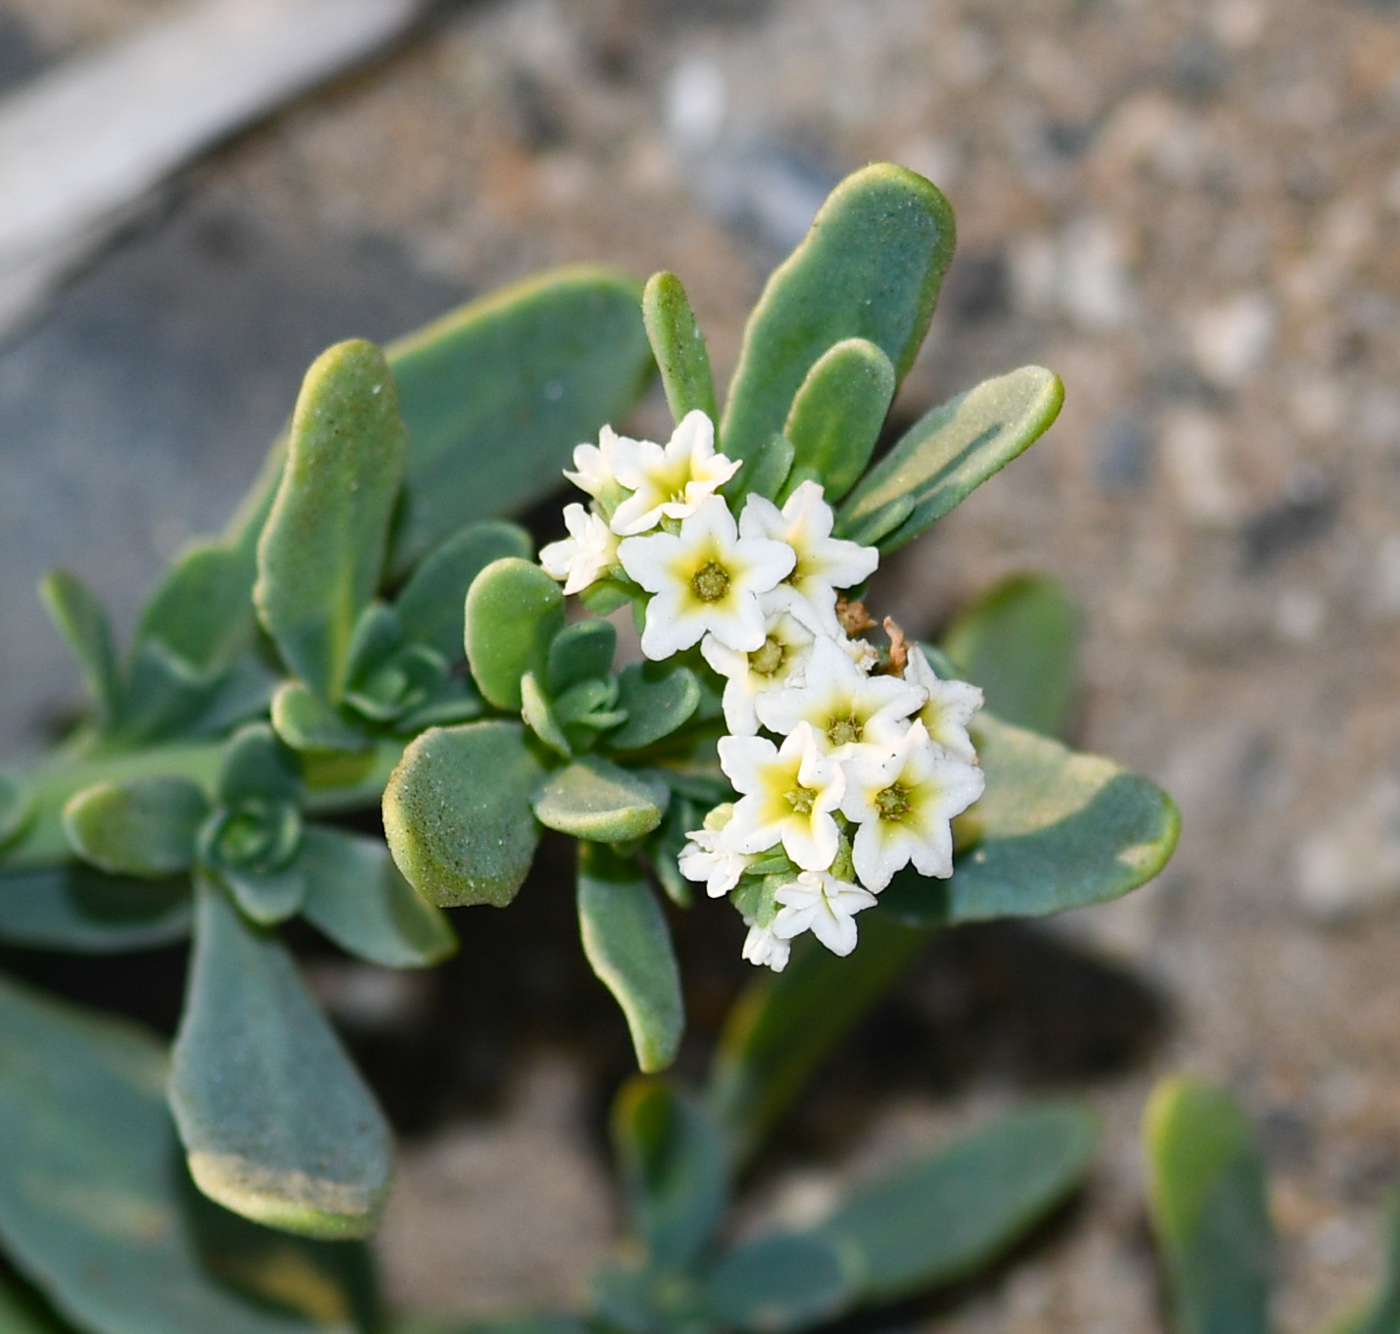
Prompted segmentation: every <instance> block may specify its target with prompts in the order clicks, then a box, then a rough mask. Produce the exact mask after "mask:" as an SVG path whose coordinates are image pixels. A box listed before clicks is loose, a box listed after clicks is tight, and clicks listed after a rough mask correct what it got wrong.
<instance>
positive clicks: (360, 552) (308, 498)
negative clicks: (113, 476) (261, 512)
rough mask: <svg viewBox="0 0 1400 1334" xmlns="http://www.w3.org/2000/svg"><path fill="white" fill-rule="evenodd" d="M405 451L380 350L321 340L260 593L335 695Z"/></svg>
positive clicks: (265, 542) (302, 665)
mask: <svg viewBox="0 0 1400 1334" xmlns="http://www.w3.org/2000/svg"><path fill="white" fill-rule="evenodd" d="M407 459H408V439H407V434H406V432H405V430H404V424H403V422H402V421H400V420H399V413H398V390H397V388H396V386H395V384H394V379H393V376H392V375H390V373H389V367H388V366H387V364H386V363H385V361H384V354H383V353H382V352H380V351H379V349H378V348H377V347H375V346H374V345H373V344H372V343H365V342H359V341H352V342H348V343H340V344H337V345H336V346H335V347H332V348H330V349H329V350H327V351H325V352H323V353H322V354H321V355H320V356H319V357H317V359H316V360H315V361H314V362H313V363H312V366H311V369H310V370H309V371H307V373H306V379H305V381H304V382H303V384H302V390H301V395H300V397H299V398H298V399H297V407H296V413H295V415H294V416H293V418H292V428H291V437H290V443H289V445H288V452H287V464H286V467H285V469H284V470H283V473H282V480H281V483H280V484H279V486H278V489H277V498H276V500H275V501H274V502H273V505H272V512H271V513H270V514H269V515H268V519H267V525H266V526H265V527H264V529H263V533H262V537H261V539H260V540H259V542H258V582H257V585H256V587H255V588H254V590H253V595H254V599H255V601H256V603H257V607H258V614H259V616H260V617H261V618H262V623H263V625H264V626H265V627H266V629H267V631H268V633H269V634H270V635H271V636H272V638H273V639H274V640H275V641H276V643H277V647H278V649H279V650H280V651H281V653H282V657H283V659H284V660H285V661H286V663H287V665H288V666H289V667H290V668H291V669H292V671H293V672H295V673H296V675H297V676H299V677H300V678H301V679H302V681H304V682H305V683H306V685H307V686H308V687H310V689H311V690H313V691H314V692H315V693H316V694H318V695H320V696H321V697H322V698H324V699H327V700H329V701H330V702H331V703H336V702H338V701H339V699H340V697H341V695H342V693H343V692H344V689H345V681H346V671H347V667H348V659H349V652H350V639H351V635H352V634H353V632H354V629H355V623H356V621H357V620H358V619H359V616H360V613H361V612H362V611H363V610H364V609H365V607H367V606H368V605H369V603H370V601H371V599H372V598H373V597H374V593H375V590H376V588H377V587H378V585H379V577H380V572H381V571H382V569H383V566H384V552H385V547H386V543H387V540H388V531H389V519H390V516H391V514H392V511H393V508H394V500H395V497H396V496H397V495H398V491H399V485H400V483H401V482H402V480H403V475H404V468H405V466H406V464H407Z"/></svg>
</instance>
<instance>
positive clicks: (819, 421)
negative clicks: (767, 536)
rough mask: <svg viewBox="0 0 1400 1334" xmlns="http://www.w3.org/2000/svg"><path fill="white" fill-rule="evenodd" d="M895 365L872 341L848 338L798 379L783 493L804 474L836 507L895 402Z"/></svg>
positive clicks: (857, 476)
mask: <svg viewBox="0 0 1400 1334" xmlns="http://www.w3.org/2000/svg"><path fill="white" fill-rule="evenodd" d="M894 389H895V382H894V367H893V366H892V365H890V359H889V358H888V357H887V356H886V355H885V354H884V353H883V352H882V351H881V350H880V349H879V348H878V347H876V346H875V344H874V343H871V342H868V341H867V340H866V339H864V338H846V339H843V340H842V341H841V342H839V343H837V344H836V345H835V346H834V347H831V348H829V349H827V351H826V352H824V353H823V354H822V355H821V357H820V358H819V359H818V360H817V362H816V364H815V365H814V366H813V367H812V369H811V370H810V371H808V372H807V378H806V379H805V380H803V381H802V386H801V388H799V389H798V391H797V397H796V398H794V399H793V401H792V410H791V412H789V413H788V418H787V424H786V425H785V426H784V427H783V435H784V436H785V437H786V438H787V439H788V440H790V441H791V442H792V448H793V463H792V468H791V470H790V472H791V475H790V476H789V477H788V479H787V485H786V487H785V488H784V493H786V492H790V491H792V490H793V489H794V488H795V487H796V486H798V485H800V484H801V483H802V482H804V481H806V480H807V479H808V478H810V479H812V480H813V481H817V482H820V483H821V485H822V488H823V490H824V493H825V496H826V501H827V503H828V504H830V505H834V504H835V503H836V502H837V501H838V500H840V499H841V497H842V496H844V495H845V494H846V492H847V491H849V490H850V489H851V488H852V487H853V486H854V485H855V484H856V482H857V481H858V480H859V479H860V475H861V473H863V472H864V471H865V465H866V464H867V463H869V462H870V455H871V454H872V453H873V452H874V449H875V442H876V441H877V440H878V439H879V438H880V428H881V427H882V426H883V425H884V424H885V416H886V414H887V413H888V412H889V410H890V403H891V402H892V401H893V400H894Z"/></svg>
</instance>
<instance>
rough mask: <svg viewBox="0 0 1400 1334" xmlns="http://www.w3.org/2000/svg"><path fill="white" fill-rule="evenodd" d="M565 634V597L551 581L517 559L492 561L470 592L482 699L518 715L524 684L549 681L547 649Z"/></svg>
mask: <svg viewBox="0 0 1400 1334" xmlns="http://www.w3.org/2000/svg"><path fill="white" fill-rule="evenodd" d="M563 628H564V595H563V593H561V592H560V591H559V585H558V584H556V583H555V582H554V580H553V579H551V578H550V577H549V575H547V574H546V573H545V572H544V571H543V570H542V569H540V567H539V566H538V565H532V564H531V563H530V562H529V561H527V560H521V559H519V557H514V556H507V557H505V558H504V559H502V560H498V561H492V563H491V564H490V565H488V566H487V567H486V568H485V569H484V570H482V572H481V573H480V574H479V575H477V577H476V578H475V579H474V580H473V581H472V586H471V588H470V589H468V591H467V632H466V647H467V662H468V663H470V664H471V669H472V675H473V676H474V677H475V678H476V683H477V685H478V686H480V687H481V693H482V694H483V695H485V696H486V698H487V699H488V700H489V701H490V702H491V703H492V704H494V705H495V706H496V707H497V708H498V709H505V710H507V711H508V712H510V713H519V712H520V704H521V700H520V678H521V677H522V676H524V675H525V673H526V672H533V673H534V674H535V679H536V680H538V681H543V680H544V679H545V674H546V670H547V668H548V663H549V646H550V644H551V643H552V642H553V640H554V636H555V635H557V634H558V633H559V632H560V630H562V629H563Z"/></svg>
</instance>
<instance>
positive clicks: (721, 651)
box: [700, 612, 813, 736]
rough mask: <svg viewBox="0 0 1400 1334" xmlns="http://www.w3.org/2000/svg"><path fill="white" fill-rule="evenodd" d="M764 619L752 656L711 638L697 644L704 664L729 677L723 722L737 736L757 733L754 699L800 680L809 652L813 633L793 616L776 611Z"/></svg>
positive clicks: (707, 637) (707, 636)
mask: <svg viewBox="0 0 1400 1334" xmlns="http://www.w3.org/2000/svg"><path fill="white" fill-rule="evenodd" d="M767 619H768V626H767V630H768V634H767V638H765V639H764V641H763V643H762V644H761V645H760V646H759V647H758V648H757V649H755V650H754V651H753V652H752V653H737V652H735V650H734V649H732V648H725V646H724V645H723V644H721V643H720V642H719V640H717V639H716V638H715V637H714V635H706V636H705V638H704V639H702V640H701V641H700V652H701V653H702V654H703V655H704V658H705V661H706V662H708V663H709V664H710V666H711V667H713V668H714V669H715V671H717V672H718V673H719V674H720V675H721V676H725V677H728V678H729V679H728V680H727V681H726V682H725V686H724V721H725V723H726V725H727V726H728V728H729V730H730V731H731V732H733V733H734V734H735V735H736V736H753V734H754V733H755V732H757V731H758V715H757V714H756V713H755V712H754V703H753V702H754V699H755V697H756V696H757V695H759V694H760V693H761V692H762V691H765V690H775V689H777V688H778V687H780V686H784V685H787V684H789V683H792V682H796V681H798V680H800V679H801V672H802V669H803V666H804V665H805V664H806V661H807V657H808V655H809V654H810V652H811V649H812V638H813V636H812V632H811V631H810V630H809V629H808V628H807V627H806V626H805V625H803V624H802V623H801V622H800V621H798V620H797V619H796V618H795V617H793V616H789V615H788V613H787V612H778V613H777V615H775V616H769V617H768V618H767Z"/></svg>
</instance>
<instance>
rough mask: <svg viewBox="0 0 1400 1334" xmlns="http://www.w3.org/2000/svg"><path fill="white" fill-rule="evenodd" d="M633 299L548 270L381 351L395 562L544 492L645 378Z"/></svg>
mask: <svg viewBox="0 0 1400 1334" xmlns="http://www.w3.org/2000/svg"><path fill="white" fill-rule="evenodd" d="M640 297H641V289H640V285H639V284H638V283H637V282H636V281H635V280H634V279H633V278H631V277H629V276H627V275H624V274H622V273H619V272H618V271H617V270H614V269H606V268H601V267H594V266H578V267H574V268H567V269H559V270H555V271H554V272H552V273H545V274H541V275H540V276H538V277H535V278H531V279H527V280H526V281H525V282H521V283H517V284H515V285H514V286H512V287H507V288H505V289H503V290H502V291H499V292H496V293H493V294H492V295H490V296H488V297H485V298H483V299H482V300H480V301H476V302H473V303H472V304H471V305H468V306H464V307H463V308H462V309H461V310H458V311H454V312H453V313H452V314H450V315H447V316H444V317H443V318H442V319H441V320H438V321H437V322H436V323H434V324H430V325H428V327H427V328H425V329H423V330H421V331H420V332H419V333H416V334H413V335H412V336H411V337H409V338H405V339H403V340H401V341H400V342H397V343H395V344H394V345H393V346H392V347H390V348H389V350H388V355H389V363H390V365H391V367H392V368H393V371H394V375H395V377H396V378H397V380H398V382H399V389H400V394H401V396H402V403H403V416H404V421H405V422H406V423H407V424H408V429H409V434H410V436H411V438H412V440H413V451H412V455H411V457H410V459H409V467H408V478H407V482H406V487H405V490H406V496H405V513H404V516H403V521H402V522H401V523H400V524H398V525H397V526H396V528H395V534H394V544H393V555H392V558H391V562H390V563H391V565H392V567H393V568H394V569H395V570H398V571H402V570H404V569H406V568H407V567H408V566H410V565H412V563H413V562H414V561H415V560H416V559H417V558H418V557H419V556H420V555H421V554H422V553H423V552H424V551H427V550H428V549H429V548H430V547H432V546H433V545H434V544H435V543H437V542H440V541H442V539H443V538H445V537H447V536H448V535H449V534H451V533H454V532H456V531H457V529H459V528H461V527H462V526H463V525H465V524H468V523H471V522H472V521H473V520H476V519H486V518H491V517H493V516H495V515H498V514H502V513H509V512H513V511H518V510H520V509H522V508H524V507H525V506H526V505H528V504H530V503H531V502H532V501H534V500H537V499H539V498H540V497H542V496H544V495H547V494H548V493H549V492H550V491H553V490H556V489H557V488H558V486H559V484H560V478H559V471H560V469H562V468H564V467H567V466H568V462H569V457H570V454H571V453H572V451H573V448H574V446H575V445H576V444H578V443H579V441H581V440H587V439H590V438H594V439H596V438H597V435H598V429H599V427H601V426H602V425H603V424H604V423H605V422H616V421H621V419H622V418H623V416H624V415H625V414H626V412H627V410H628V409H629V408H630V407H631V406H632V404H633V403H635V402H636V400H637V398H638V397H639V396H640V395H641V392H642V390H643V389H644V388H645V387H646V384H647V381H648V379H649V378H650V376H651V374H652V363H651V350H650V349H649V348H648V346H647V339H646V332H645V330H644V329H643V327H642V318H641V312H640V311H639V310H638V302H639V300H640Z"/></svg>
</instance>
